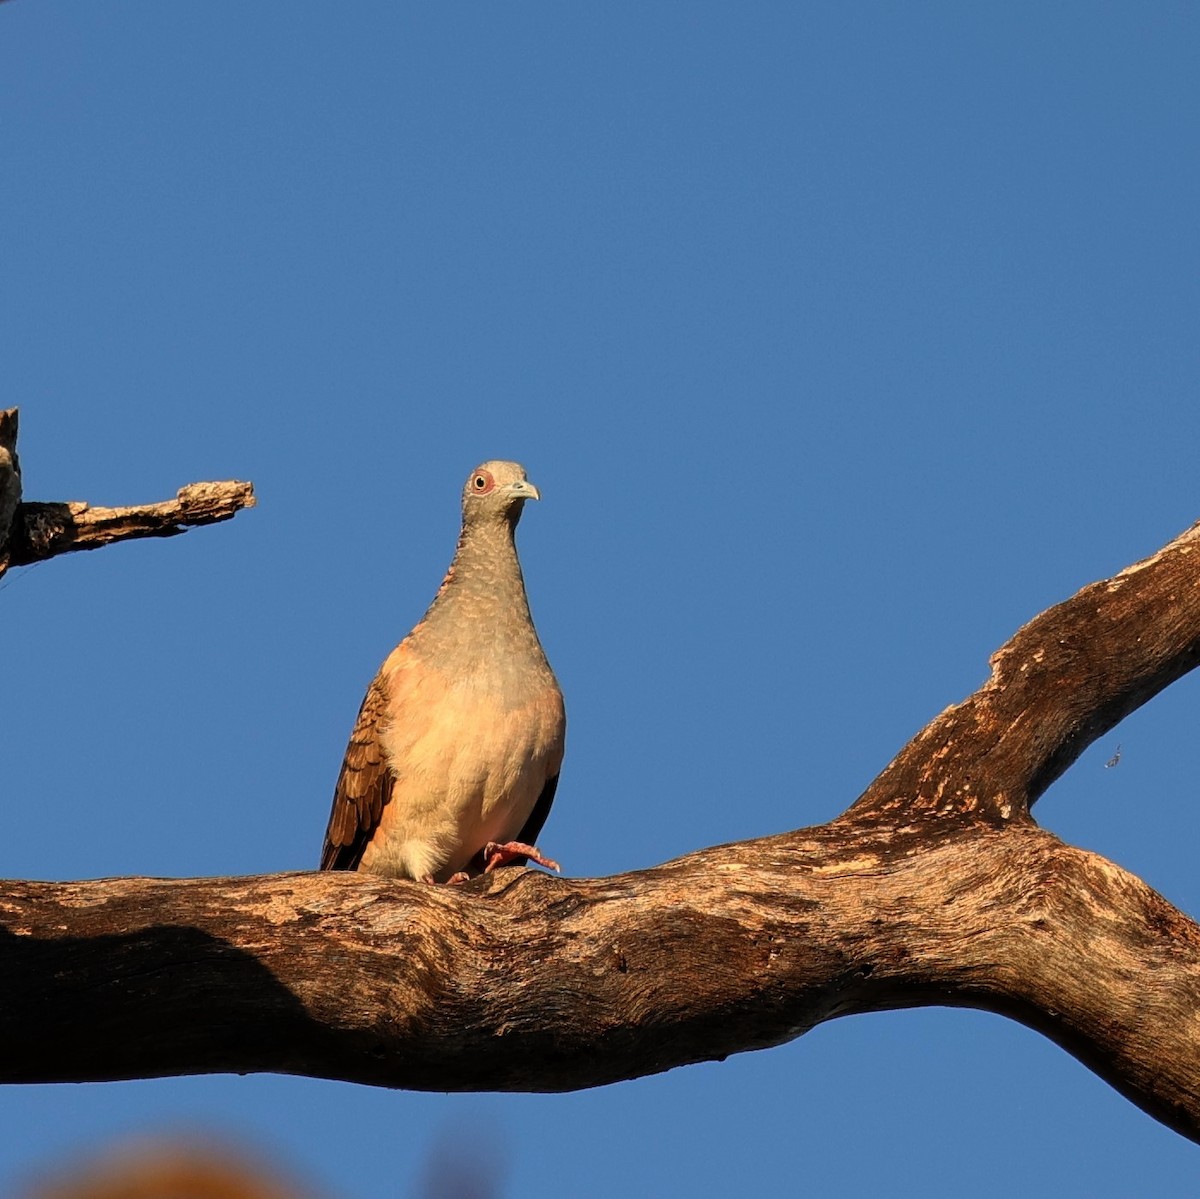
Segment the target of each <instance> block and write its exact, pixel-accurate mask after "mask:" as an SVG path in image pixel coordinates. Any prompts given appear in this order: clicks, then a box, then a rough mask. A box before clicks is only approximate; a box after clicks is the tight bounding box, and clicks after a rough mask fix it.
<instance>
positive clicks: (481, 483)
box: [475, 475, 487, 491]
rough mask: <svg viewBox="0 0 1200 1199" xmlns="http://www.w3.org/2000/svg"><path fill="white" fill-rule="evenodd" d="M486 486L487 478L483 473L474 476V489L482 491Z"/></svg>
mask: <svg viewBox="0 0 1200 1199" xmlns="http://www.w3.org/2000/svg"><path fill="white" fill-rule="evenodd" d="M486 486H487V479H485V478H484V477H483V475H476V476H475V490H476V491H482V490H483V489H484V488H485V487H486Z"/></svg>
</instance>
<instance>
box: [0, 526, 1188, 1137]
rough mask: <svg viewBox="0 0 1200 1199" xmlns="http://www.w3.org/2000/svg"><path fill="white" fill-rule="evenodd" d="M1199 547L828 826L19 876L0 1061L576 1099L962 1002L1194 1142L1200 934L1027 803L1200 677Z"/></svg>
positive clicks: (1039, 660)
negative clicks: (165, 871) (403, 863)
mask: <svg viewBox="0 0 1200 1199" xmlns="http://www.w3.org/2000/svg"><path fill="white" fill-rule="evenodd" d="M1198 546H1200V528H1193V529H1191V530H1189V531H1188V532H1187V533H1185V534H1183V535H1182V536H1181V537H1179V538H1177V539H1176V540H1175V541H1174V542H1172V543H1171V544H1170V545H1168V546H1167V547H1165V548H1164V549H1163V550H1162V551H1160V552H1159V553H1158V554H1156V555H1154V556H1153V557H1152V558H1150V559H1147V560H1146V561H1145V562H1143V563H1139V564H1138V565H1137V566H1135V567H1131V568H1129V569H1128V570H1126V571H1123V572H1121V574H1119V575H1117V576H1116V577H1115V578H1113V579H1110V580H1105V581H1102V582H1100V583H1096V584H1092V585H1091V586H1089V587H1085V588H1084V589H1083V590H1082V591H1081V592H1079V593H1078V594H1077V595H1076V596H1075V597H1073V598H1072V599H1070V600H1068V601H1066V602H1065V603H1063V604H1059V605H1058V606H1056V607H1054V608H1052V609H1050V610H1049V611H1047V612H1045V613H1043V614H1042V615H1041V616H1039V617H1037V618H1036V619H1035V620H1033V621H1031V622H1030V623H1029V624H1028V625H1026V626H1025V627H1024V628H1023V629H1021V630H1020V631H1019V632H1018V633H1017V634H1016V635H1015V636H1014V637H1013V638H1012V640H1011V641H1009V643H1008V644H1007V645H1006V646H1004V647H1003V648H1002V649H1001V650H1000V651H999V653H997V654H996V655H995V656H994V657H993V659H992V665H993V671H992V676H991V678H990V679H989V680H988V682H987V683H985V684H984V686H983V687H981V688H980V689H979V691H977V692H976V693H975V694H974V695H972V696H971V697H970V698H968V699H967V700H965V701H964V702H963V703H961V704H959V705H956V706H955V707H952V708H950V709H948V710H947V711H946V712H944V713H943V714H942V715H941V716H939V717H938V718H937V719H935V720H934V721H933V722H932V723H931V724H930V725H929V726H928V728H927V729H925V730H924V731H923V732H922V733H920V734H919V735H918V736H917V737H915V738H914V739H913V740H912V741H911V742H910V743H909V744H908V745H907V746H906V747H905V748H904V749H903V750H902V751H901V753H900V754H899V755H898V756H897V757H896V759H895V760H894V761H893V762H892V763H891V765H889V766H888V767H887V769H886V770H885V771H884V772H883V773H882V774H881V775H880V777H879V778H878V779H877V780H876V782H875V783H874V784H872V786H871V787H870V788H868V790H867V791H866V792H865V793H864V795H863V796H862V797H861V798H860V799H859V800H858V801H857V802H856V803H855V804H854V805H853V806H852V807H851V808H850V809H849V810H848V811H847V812H846V813H844V814H843V815H842V816H840V817H839V818H837V819H836V820H834V821H831V822H830V823H829V824H827V825H823V826H820V827H817V828H811V829H802V830H799V831H797V832H793V833H786V834H782V835H780V836H777V837H771V838H766V839H763V840H758V841H750V842H744V843H741V844H737V845H727V846H722V847H718V848H715V849H708V850H704V851H702V852H700V853H696V854H692V855H689V856H688V857H685V858H681V859H679V860H677V861H674V862H669V863H667V864H665V865H662V866H658V867H656V868H654V869H651V870H645V871H641V872H638V873H634V874H627V875H621V876H618V877H615V878H609V879H577V880H570V879H560V878H555V877H551V876H548V875H543V874H539V873H536V872H531V871H526V870H519V869H512V870H505V871H500V872H497V874H494V875H490V876H485V877H484V878H481V879H477V880H475V881H473V882H471V883H468V884H465V885H463V886H461V887H430V886H423V885H420V884H415V883H403V882H395V881H390V880H385V879H378V878H372V877H369V876H359V875H356V874H337V873H335V874H328V875H317V874H288V875H277V876H268V877H261V878H248V879H192V880H173V881H172V880H149V879H110V880H104V881H99V882H81V883H64V884H56V883H35V882H13V883H6V884H0V916H2V919H0V928H2V929H4V930H7V931H6V932H4V931H0V1035H5V1041H4V1044H5V1047H6V1052H5V1054H4V1055H2V1056H0V1080H6V1081H15V1082H34V1081H39V1082H44V1081H63V1080H89V1079H108V1078H129V1077H145V1076H154V1075H164V1074H183V1073H198V1072H208V1071H239V1072H246V1071H260V1070H270V1071H280V1072H285V1073H298V1074H310V1075H317V1076H324V1077H333V1078H342V1079H349V1080H353V1081H358V1082H364V1083H372V1084H378V1085H384V1086H398V1087H412V1088H421V1089H431V1090H439V1091H448V1090H474V1089H487V1090H561V1089H569V1088H577V1087H586V1086H594V1085H599V1084H602V1083H606V1082H611V1081H615V1080H617V1079H622V1078H630V1077H635V1076H638V1075H644V1074H650V1073H655V1072H658V1071H661V1070H666V1069H669V1068H671V1067H673V1066H677V1065H682V1064H685V1063H688V1062H695V1061H702V1060H708V1059H714V1058H722V1057H724V1056H725V1055H727V1054H729V1053H735V1052H739V1051H742V1050H747V1049H756V1048H762V1047H764V1046H768V1045H773V1044H778V1043H780V1042H782V1041H786V1040H788V1039H790V1038H793V1037H796V1036H799V1035H801V1034H802V1033H804V1032H806V1031H807V1030H808V1029H810V1028H812V1027H813V1026H814V1025H816V1024H819V1023H821V1022H822V1021H824V1020H828V1019H832V1018H834V1017H836V1016H844V1015H849V1014H852V1013H855V1012H863V1011H878V1010H883V1009H889V1008H904V1007H913V1006H919V1005H925V1004H939V1005H947V1006H961V1007H974V1008H981V1009H986V1010H988V1011H993V1012H997V1013H1000V1014H1002V1015H1006V1016H1009V1017H1011V1018H1013V1019H1016V1020H1019V1021H1021V1022H1022V1023H1024V1024H1027V1025H1029V1026H1030V1027H1032V1028H1035V1029H1038V1030H1039V1031H1041V1032H1043V1033H1044V1034H1045V1035H1047V1036H1049V1037H1051V1038H1052V1039H1054V1040H1055V1041H1057V1042H1058V1043H1059V1044H1061V1045H1062V1046H1063V1047H1064V1048H1066V1049H1067V1050H1069V1051H1070V1052H1071V1053H1073V1054H1075V1056H1076V1057H1078V1058H1079V1059H1080V1060H1082V1061H1083V1062H1085V1063H1086V1064H1087V1065H1088V1066H1090V1067H1091V1068H1092V1069H1093V1070H1095V1071H1096V1072H1097V1073H1098V1074H1099V1075H1100V1076H1101V1077H1103V1078H1105V1079H1107V1080H1108V1081H1109V1082H1110V1083H1111V1084H1112V1085H1113V1086H1115V1087H1116V1088H1118V1089H1119V1090H1120V1091H1121V1092H1122V1093H1123V1094H1125V1095H1126V1096H1128V1097H1129V1098H1130V1099H1131V1100H1132V1101H1133V1102H1135V1103H1137V1104H1138V1105H1139V1106H1141V1107H1142V1108H1143V1109H1144V1110H1145V1111H1147V1112H1148V1113H1150V1114H1151V1115H1152V1116H1154V1117H1156V1118H1157V1119H1159V1120H1161V1121H1163V1122H1164V1123H1165V1124H1167V1125H1169V1126H1170V1127H1172V1128H1174V1129H1176V1130H1177V1131H1179V1132H1180V1133H1182V1134H1183V1135H1185V1136H1187V1137H1190V1138H1191V1139H1193V1140H1200V1023H1198V1022H1197V1019H1196V1014H1197V1012H1198V1011H1200V928H1198V927H1197V926H1196V925H1195V924H1194V923H1193V922H1192V921H1191V920H1189V919H1188V918H1187V917H1186V916H1184V915H1182V914H1181V913H1179V912H1178V911H1176V910H1175V909H1174V908H1173V907H1171V905H1170V904H1168V903H1167V902H1166V900H1164V899H1163V898H1162V897H1161V896H1159V895H1158V894H1156V893H1155V892H1154V891H1153V890H1151V889H1150V888H1149V887H1147V886H1146V885H1145V884H1144V883H1142V882H1141V881H1139V880H1138V879H1136V878H1135V877H1133V876H1132V875H1130V874H1128V873H1126V872H1125V871H1123V870H1121V869H1119V868H1118V867H1116V866H1114V865H1112V864H1111V863H1109V862H1107V861H1105V860H1104V859H1103V858H1100V857H1098V856H1097V855H1095V854H1090V853H1086V852H1084V851H1082V850H1079V849H1075V848H1072V847H1070V846H1067V845H1064V844H1063V843H1062V842H1061V841H1059V840H1058V839H1057V838H1055V837H1053V836H1052V835H1051V834H1049V833H1047V832H1045V831H1044V830H1042V829H1040V828H1038V826H1037V825H1036V824H1035V822H1034V820H1033V818H1032V816H1031V815H1030V814H1029V805H1030V804H1031V803H1032V802H1033V801H1034V800H1035V799H1036V798H1037V796H1038V795H1039V794H1041V792H1042V791H1043V790H1044V789H1045V787H1046V786H1047V785H1048V783H1049V782H1050V780H1051V779H1053V778H1054V777H1057V775H1058V774H1059V773H1061V772H1062V770H1063V769H1065V768H1066V766H1067V765H1068V764H1069V763H1070V762H1071V761H1073V760H1074V758H1075V757H1076V756H1078V754H1079V753H1080V752H1081V750H1082V748H1083V747H1084V746H1085V745H1086V744H1087V743H1088V742H1089V741H1090V740H1092V739H1094V738H1095V737H1096V736H1098V735H1100V733H1101V732H1103V731H1104V730H1105V729H1107V728H1109V727H1111V726H1112V725H1113V724H1114V723H1116V721H1118V720H1119V719H1120V718H1121V717H1122V716H1123V715H1125V714H1126V713H1128V712H1129V711H1132V710H1133V709H1134V708H1135V707H1137V706H1138V705H1139V704H1141V703H1143V702H1145V700H1146V699H1148V698H1149V697H1150V696H1152V695H1153V694H1155V693H1156V692H1157V691H1159V690H1161V689H1162V688H1163V687H1165V686H1166V685H1167V684H1168V683H1170V682H1171V681H1172V680H1173V679H1175V678H1178V677H1179V676H1180V675H1181V674H1183V673H1184V672H1185V671H1187V670H1189V669H1191V668H1192V667H1193V666H1194V665H1196V662H1197V660H1198V648H1200V553H1198V552H1196V550H1197V547H1198Z"/></svg>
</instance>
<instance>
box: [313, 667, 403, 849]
mask: <svg viewBox="0 0 1200 1199" xmlns="http://www.w3.org/2000/svg"><path fill="white" fill-rule="evenodd" d="M383 677H384V676H383V673H382V672H380V674H378V675H377V676H376V677H375V679H374V681H373V682H372V683H371V685H370V687H368V688H367V694H366V696H365V697H364V699H363V702H362V707H361V708H360V709H359V710H358V720H356V721H355V723H354V731H353V732H352V733H351V734H350V744H349V745H348V746H347V747H346V757H345V760H344V761H343V762H342V771H341V774H339V775H338V781H337V786H336V787H335V788H334V792H333V810H332V811H331V812H330V813H329V827H328V829H326V830H325V847H324V849H322V851H321V869H322V870H354V869H356V868H357V866H358V864H359V862H361V861H362V856H363V850H365V849H366V847H367V845H368V844H369V843H370V840H371V837H372V835H373V834H374V832H375V829H376V828H377V827H378V825H379V820H380V817H381V816H382V814H383V806H384V804H386V803H387V802H388V800H389V799H391V797H392V786H393V782H394V780H393V778H392V773H391V771H390V770H389V769H388V765H387V761H386V760H385V758H384V752H383V744H382V741H381V740H380V728H379V726H380V723H381V722H382V721H383V719H384V717H385V716H386V714H387V702H388V700H387V692H386V691H385V689H384V683H383Z"/></svg>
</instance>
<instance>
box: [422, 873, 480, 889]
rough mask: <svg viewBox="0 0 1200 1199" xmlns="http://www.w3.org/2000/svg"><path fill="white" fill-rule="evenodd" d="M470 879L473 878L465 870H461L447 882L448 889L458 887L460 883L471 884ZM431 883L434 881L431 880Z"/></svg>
mask: <svg viewBox="0 0 1200 1199" xmlns="http://www.w3.org/2000/svg"><path fill="white" fill-rule="evenodd" d="M470 879H471V876H470V875H469V874H468V873H467V872H466V871H465V870H459V871H457V872H456V873H455V874H452V875H451V876H450V877H449V878H448V879H447V880H446V886H447V887H453V886H457V885H458V884H459V883H466V882H470ZM430 881H432V880H430Z"/></svg>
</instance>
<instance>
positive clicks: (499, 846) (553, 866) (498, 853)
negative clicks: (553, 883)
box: [483, 841, 562, 874]
mask: <svg viewBox="0 0 1200 1199" xmlns="http://www.w3.org/2000/svg"><path fill="white" fill-rule="evenodd" d="M483 858H484V867H483V872H484V874H490V873H491V872H492V871H493V870H495V869H496V867H497V866H506V865H508V863H509V862H511V861H512V860H513V859H514V858H528V859H529V860H530V861H531V862H536V863H537V864H538V865H539V866H545V867H546V869H547V870H558V871H561V870H562V867H561V866H560V865H559V864H558V863H557V862H556V861H554V859H553V858H547V857H543V856H542V854H541V851H540V850H539V849H538V848H537V847H536V846H535V845H525V844H523V843H522V842H520V841H503V842H496V841H489V842H488V843H487V844H486V845H485V846H484V847H483Z"/></svg>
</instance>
